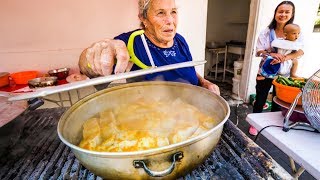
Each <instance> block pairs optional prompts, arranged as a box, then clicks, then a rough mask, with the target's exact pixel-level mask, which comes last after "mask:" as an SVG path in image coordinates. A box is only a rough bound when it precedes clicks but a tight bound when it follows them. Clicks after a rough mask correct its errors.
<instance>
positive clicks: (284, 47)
mask: <svg viewBox="0 0 320 180" xmlns="http://www.w3.org/2000/svg"><path fill="white" fill-rule="evenodd" d="M283 32H284V35H285V39H275V40H273V41H272V43H271V46H272V47H273V48H275V49H276V50H277V52H278V53H280V54H283V55H287V54H289V53H291V52H292V51H297V50H299V49H301V48H302V44H301V43H300V42H299V41H297V39H298V38H299V35H300V27H299V25H297V24H287V25H286V26H285V27H284V29H283ZM297 68H298V61H297V59H290V60H287V61H284V62H282V63H281V64H280V69H279V72H278V74H279V75H282V76H285V77H289V76H291V77H297V76H296V71H297Z"/></svg>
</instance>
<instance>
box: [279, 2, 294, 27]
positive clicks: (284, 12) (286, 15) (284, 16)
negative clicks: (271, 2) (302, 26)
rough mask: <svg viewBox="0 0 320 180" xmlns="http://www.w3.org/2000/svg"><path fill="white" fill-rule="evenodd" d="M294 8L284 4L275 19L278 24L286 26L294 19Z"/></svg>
mask: <svg viewBox="0 0 320 180" xmlns="http://www.w3.org/2000/svg"><path fill="white" fill-rule="evenodd" d="M292 10H293V7H292V6H291V5H289V4H282V5H281V6H279V7H278V9H277V11H276V14H275V19H276V21H277V23H278V24H286V23H287V22H288V21H289V20H290V19H291V17H292V13H293V12H292Z"/></svg>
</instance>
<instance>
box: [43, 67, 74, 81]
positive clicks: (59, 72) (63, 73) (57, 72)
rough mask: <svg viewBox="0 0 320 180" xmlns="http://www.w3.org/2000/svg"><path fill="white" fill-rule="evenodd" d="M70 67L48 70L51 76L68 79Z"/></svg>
mask: <svg viewBox="0 0 320 180" xmlns="http://www.w3.org/2000/svg"><path fill="white" fill-rule="evenodd" d="M69 71H70V68H59V69H53V70H50V71H48V74H49V75H50V76H55V77H57V78H58V79H59V80H62V79H66V78H67V77H68V75H69Z"/></svg>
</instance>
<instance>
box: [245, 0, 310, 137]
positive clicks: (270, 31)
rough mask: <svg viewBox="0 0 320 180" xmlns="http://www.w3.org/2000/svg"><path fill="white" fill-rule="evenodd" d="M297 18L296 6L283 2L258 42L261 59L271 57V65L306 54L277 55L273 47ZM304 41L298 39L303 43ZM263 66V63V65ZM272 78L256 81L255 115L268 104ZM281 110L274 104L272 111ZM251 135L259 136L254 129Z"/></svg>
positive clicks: (301, 51)
mask: <svg viewBox="0 0 320 180" xmlns="http://www.w3.org/2000/svg"><path fill="white" fill-rule="evenodd" d="M294 16H295V6H294V4H293V3H292V2H291V1H283V2H281V3H280V4H279V5H278V6H277V7H276V9H275V11H274V16H273V19H272V21H271V23H270V24H269V26H268V27H267V28H266V29H265V30H263V31H262V32H261V33H260V35H259V37H258V41H257V47H256V55H257V56H260V57H266V56H271V57H273V60H272V61H271V63H270V64H278V63H281V62H284V61H287V60H290V59H297V58H299V57H300V56H302V55H303V54H304V52H303V50H301V49H300V50H298V51H295V52H292V53H290V54H287V55H283V54H280V53H277V52H276V51H275V50H274V49H272V47H271V43H272V41H273V40H274V39H276V38H277V39H281V38H282V39H284V38H285V34H284V31H283V29H284V26H285V25H287V24H290V23H293V21H294ZM301 40H302V39H298V41H301ZM261 64H262V63H261ZM272 81H273V79H272V78H268V77H263V76H262V75H261V74H259V73H258V75H257V80H256V83H257V84H256V101H255V103H254V105H253V113H261V112H262V110H263V106H264V104H265V103H266V100H267V96H268V93H269V91H270V88H271V86H272ZM272 94H273V96H275V88H273V93H272ZM277 110H279V106H278V105H277V104H276V103H274V102H273V103H272V108H271V111H277ZM249 133H250V134H251V135H257V130H256V129H255V128H254V127H252V126H251V127H250V128H249Z"/></svg>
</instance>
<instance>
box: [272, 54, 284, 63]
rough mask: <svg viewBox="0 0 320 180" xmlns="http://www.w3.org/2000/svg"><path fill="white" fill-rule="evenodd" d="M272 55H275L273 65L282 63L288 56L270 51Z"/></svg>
mask: <svg viewBox="0 0 320 180" xmlns="http://www.w3.org/2000/svg"><path fill="white" fill-rule="evenodd" d="M270 56H271V57H273V60H272V61H271V63H270V64H271V65H274V64H278V63H282V62H284V61H285V60H286V56H285V55H282V54H278V53H270Z"/></svg>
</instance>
